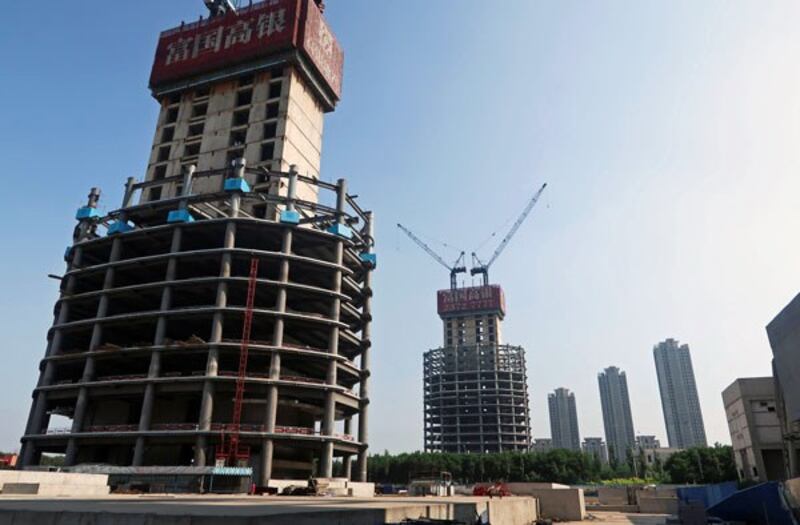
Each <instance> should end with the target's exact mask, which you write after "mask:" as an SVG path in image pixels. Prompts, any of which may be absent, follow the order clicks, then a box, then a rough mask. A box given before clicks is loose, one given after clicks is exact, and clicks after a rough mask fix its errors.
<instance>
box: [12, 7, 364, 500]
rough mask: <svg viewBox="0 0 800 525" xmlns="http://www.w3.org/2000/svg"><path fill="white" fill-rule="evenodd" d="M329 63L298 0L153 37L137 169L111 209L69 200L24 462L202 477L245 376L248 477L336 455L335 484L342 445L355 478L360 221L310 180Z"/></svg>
mask: <svg viewBox="0 0 800 525" xmlns="http://www.w3.org/2000/svg"><path fill="white" fill-rule="evenodd" d="M342 62H343V55H342V51H341V49H340V47H339V45H338V43H337V42H336V39H335V37H334V35H333V34H332V32H331V31H330V29H329V28H328V26H327V24H326V22H325V20H324V19H323V17H322V13H321V10H320V6H319V5H317V2H315V1H313V0H269V1H264V2H257V3H252V4H251V5H250V6H249V7H246V8H243V9H241V10H239V11H238V12H235V11H228V12H227V13H224V14H219V15H218V16H213V17H210V18H206V19H200V20H199V21H197V22H194V23H190V24H182V25H181V26H179V27H176V28H174V29H171V30H169V31H166V32H164V33H162V34H161V38H160V41H159V44H158V50H157V53H156V57H155V64H154V66H153V72H152V76H151V81H150V85H151V89H152V93H153V96H154V97H155V98H156V99H157V100H158V101H159V102H160V104H161V112H160V115H159V118H158V124H157V128H156V134H155V139H154V144H153V148H152V153H151V156H150V162H149V165H148V168H147V174H146V177H145V180H144V181H142V182H136V181H135V180H133V179H129V180H128V182H127V184H126V189H125V194H124V199H123V201H122V205H121V207H120V208H119V209H117V210H115V211H112V212H110V213H109V214H108V215H105V216H103V215H101V214H100V213H99V211H98V208H97V205H98V199H99V193H98V192H97V191H95V190H93V191H92V193H91V195H90V197H89V201H88V203H87V205H86V206H85V207H83V208H81V209H80V210H79V211H78V214H77V220H78V226H77V227H76V229H75V236H74V244H73V245H72V246H70V247H69V249H68V250H67V253H66V262H67V269H66V273H65V274H64V277H63V280H62V284H61V297H60V298H59V300H58V302H57V304H56V306H55V321H54V324H53V327H52V328H51V330H50V332H49V334H48V345H47V352H46V356H45V358H44V359H43V360H42V362H41V366H40V377H39V382H38V385H37V387H36V389H35V390H34V392H33V404H32V408H31V412H30V417H29V420H28V424H27V428H26V431H25V435H24V437H23V438H22V444H23V451H22V465H23V466H26V467H30V466H33V465H37V464H38V463H39V461H40V457H41V455H42V453H65V454H66V458H65V459H66V464H67V465H68V466H73V465H79V464H104V465H110V466H120V467H129V466H135V467H141V468H143V469H146V468H148V467H165V466H186V467H193V468H197V469H202V468H210V467H211V466H213V465H214V463H215V452H216V451H218V449H219V448H218V447H219V446H220V440H221V438H222V436H223V430H224V429H225V428H226V425H228V424H229V423H230V422H231V420H232V414H233V413H234V408H235V407H234V398H235V396H234V392H235V388H236V385H237V378H238V377H239V373H240V371H241V372H242V373H243V374H244V375H243V384H244V387H245V390H244V392H245V394H244V402H243V404H241V405H240V406H241V407H242V411H241V426H240V428H239V430H240V436H241V441H242V443H243V445H244V446H245V447H246V448H249V453H248V454H247V455H246V461H245V462H244V463H245V465H244V466H247V467H250V468H252V470H253V473H254V478H255V481H256V482H257V483H260V484H262V485H264V484H265V483H266V482H267V480H269V479H272V478H307V477H308V476H309V475H312V474H316V475H318V476H322V477H329V476H331V474H332V469H333V462H334V458H339V459H341V460H343V462H344V470H345V472H346V473H347V474H348V475H349V474H350V473H351V466H350V465H351V459H352V458H353V457H354V456H355V457H357V458H358V467H357V469H356V472H355V473H353V478H356V479H360V480H365V478H366V454H367V409H368V403H369V399H368V397H367V381H368V378H369V351H370V345H371V341H370V321H371V319H372V317H371V313H370V302H371V296H372V288H371V272H372V270H373V268H374V265H375V256H374V254H373V249H372V248H373V234H372V232H373V223H372V214H371V213H370V212H366V211H364V210H362V209H361V208H360V207H359V206H358V204H357V203H356V202H355V197H353V196H351V195H350V194H349V193H348V191H347V185H346V183H345V181H344V180H343V179H340V180H338V182H337V183H326V182H323V181H321V180H320V179H319V173H320V151H321V144H322V123H323V115H324V113H325V112H329V111H332V110H333V109H334V106H335V104H336V102H337V100H338V98H339V94H340V89H341V75H342ZM253 259H255V260H257V261H258V263H259V265H258V273H257V276H256V279H257V280H255V281H253V280H251V279H250V277H249V275H250V274H249V271H250V269H251V263H252V261H253ZM251 282H254V283H255V284H254V285H253V289H254V298H253V308H252V310H250V311H252V319H253V321H252V332H251V336H250V345H249V360H248V361H247V363H246V368H245V369H243V370H242V368H241V364H240V355H241V349H242V346H243V345H242V339H243V332H244V329H243V326H244V324H243V320H244V319H245V318H246V317H247V316H246V313H247V311H248V309H247V307H246V306H247V303H248V290H249V289H250V288H249V284H250V283H251ZM56 415H57V416H64V417H66V418H69V424H68V425H67V426H66V427H65V428H59V427H58V426H57V425H55V424H54V423H53V422H51V419H53V420H55V419H58V418H54V417H52V416H56Z"/></svg>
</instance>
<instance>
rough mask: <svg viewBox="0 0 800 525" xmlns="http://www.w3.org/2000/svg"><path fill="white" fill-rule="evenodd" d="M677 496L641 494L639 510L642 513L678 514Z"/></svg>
mask: <svg viewBox="0 0 800 525" xmlns="http://www.w3.org/2000/svg"><path fill="white" fill-rule="evenodd" d="M679 505H680V504H679V502H678V498H661V497H657V496H655V497H654V496H643V497H641V498H639V512H641V513H642V514H678V508H679Z"/></svg>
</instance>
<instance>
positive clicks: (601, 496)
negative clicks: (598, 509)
mask: <svg viewBox="0 0 800 525" xmlns="http://www.w3.org/2000/svg"><path fill="white" fill-rule="evenodd" d="M597 499H598V500H599V501H600V505H628V504H629V503H630V501H629V500H628V489H627V488H625V487H598V489H597Z"/></svg>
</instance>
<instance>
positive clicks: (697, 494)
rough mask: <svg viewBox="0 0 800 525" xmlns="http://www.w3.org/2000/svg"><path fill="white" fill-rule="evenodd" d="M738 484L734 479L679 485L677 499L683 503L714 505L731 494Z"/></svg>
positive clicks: (706, 506) (707, 506)
mask: <svg viewBox="0 0 800 525" xmlns="http://www.w3.org/2000/svg"><path fill="white" fill-rule="evenodd" d="M737 489H738V486H737V484H736V482H735V481H728V482H727V483H720V484H718V485H698V486H696V487H681V488H679V489H678V491H677V492H678V499H679V500H681V501H682V502H684V503H702V504H703V506H704V507H705V508H709V507H711V506H712V505H716V504H717V503H719V502H720V501H722V500H724V499H725V498H727V497H729V496H732V495H733V494H734V493H735V492H736V490H737Z"/></svg>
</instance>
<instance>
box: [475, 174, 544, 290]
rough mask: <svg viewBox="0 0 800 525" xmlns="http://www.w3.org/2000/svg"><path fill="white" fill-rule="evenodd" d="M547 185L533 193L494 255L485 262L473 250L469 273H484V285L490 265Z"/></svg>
mask: <svg viewBox="0 0 800 525" xmlns="http://www.w3.org/2000/svg"><path fill="white" fill-rule="evenodd" d="M546 187H547V183H544V184H542V187H541V188H539V191H537V192H536V193H535V194H534V195H533V197H532V198H531V200H530V201H528V204H527V205H526V206H525V209H524V210H522V214H521V215H520V216H519V218H517V221H516V222H515V223H514V225H513V226H511V229H510V230H509V231H508V233H507V234H506V236H505V237H504V238H503V240H502V241H500V245H499V246H498V247H497V249H496V250H495V251H494V253H493V254H492V257H491V258H490V259H489V261H488V262H487V263H486V264H484V263H483V262H482V261H481V260H480V259H479V258H478V255H477V254H476V253H475V252H472V269H470V271H469V273H470V275H478V274H481V275H483V285H484V286H488V285H489V267H491V266H492V264H494V262H495V261H496V260H497V258H498V257H500V254H501V253H503V250H505V249H506V246H508V243H509V241H510V240H511V238H512V237H514V235H515V234H516V233H517V230H519V227H520V226H522V223H523V222H525V219H527V218H528V215H529V214H530V213H531V210H532V209H533V207H534V206H536V203H537V202H538V201H539V197H541V195H542V192H544V189H545V188H546Z"/></svg>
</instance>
